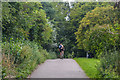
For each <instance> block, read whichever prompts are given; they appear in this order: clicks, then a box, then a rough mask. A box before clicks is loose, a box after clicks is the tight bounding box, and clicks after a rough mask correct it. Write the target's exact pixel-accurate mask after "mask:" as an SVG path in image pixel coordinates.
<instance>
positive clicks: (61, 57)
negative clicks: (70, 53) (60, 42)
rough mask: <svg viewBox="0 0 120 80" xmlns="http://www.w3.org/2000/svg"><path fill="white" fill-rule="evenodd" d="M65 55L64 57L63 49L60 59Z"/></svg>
mask: <svg viewBox="0 0 120 80" xmlns="http://www.w3.org/2000/svg"><path fill="white" fill-rule="evenodd" d="M63 57H64V51H61V52H60V59H63Z"/></svg>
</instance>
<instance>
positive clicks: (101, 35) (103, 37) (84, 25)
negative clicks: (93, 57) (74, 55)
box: [75, 7, 118, 54]
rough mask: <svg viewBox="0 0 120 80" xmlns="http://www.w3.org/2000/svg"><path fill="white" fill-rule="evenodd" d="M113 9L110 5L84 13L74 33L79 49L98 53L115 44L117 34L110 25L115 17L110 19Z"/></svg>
mask: <svg viewBox="0 0 120 80" xmlns="http://www.w3.org/2000/svg"><path fill="white" fill-rule="evenodd" d="M113 11H114V10H113V9H112V7H106V8H105V7H101V8H100V7H97V8H95V9H94V10H92V12H88V13H87V14H86V16H85V17H84V18H83V19H82V20H81V21H80V26H79V28H78V31H77V32H76V33H75V35H76V39H77V43H78V44H77V45H78V47H79V48H80V49H85V50H86V51H90V52H92V53H93V52H97V53H98V54H100V53H101V52H102V51H104V49H110V48H112V47H114V46H117V44H116V42H117V40H118V35H117V31H116V30H115V28H114V26H113V25H112V24H113V23H112V22H114V23H115V21H114V20H116V19H115V18H114V19H111V18H113V17H116V16H115V15H111V14H110V13H111V12H113ZM101 13H103V14H101Z"/></svg>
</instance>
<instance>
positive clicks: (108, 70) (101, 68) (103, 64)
mask: <svg viewBox="0 0 120 80" xmlns="http://www.w3.org/2000/svg"><path fill="white" fill-rule="evenodd" d="M103 54H104V56H103V57H101V59H100V63H99V65H97V66H96V67H97V70H98V72H99V73H98V74H97V75H96V76H97V77H100V78H101V77H104V78H119V75H118V72H119V71H118V68H119V66H118V52H117V51H106V52H104V53H103Z"/></svg>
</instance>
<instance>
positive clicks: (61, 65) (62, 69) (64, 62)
mask: <svg viewBox="0 0 120 80" xmlns="http://www.w3.org/2000/svg"><path fill="white" fill-rule="evenodd" d="M28 78H88V77H87V76H86V74H85V73H84V71H83V70H82V69H81V68H80V66H79V65H78V64H77V62H76V61H75V60H73V59H49V60H46V61H45V62H44V63H43V64H40V65H39V66H38V67H37V68H36V70H35V71H34V72H33V73H32V74H31V75H30V76H29V77H28Z"/></svg>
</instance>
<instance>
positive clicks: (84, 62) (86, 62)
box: [74, 58, 99, 78]
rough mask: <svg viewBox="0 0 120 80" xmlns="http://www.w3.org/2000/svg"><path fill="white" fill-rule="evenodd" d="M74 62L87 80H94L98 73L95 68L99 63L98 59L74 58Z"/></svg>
mask: <svg viewBox="0 0 120 80" xmlns="http://www.w3.org/2000/svg"><path fill="white" fill-rule="evenodd" d="M74 60H75V61H76V62H77V63H78V64H79V65H80V67H81V68H82V69H83V70H84V72H85V73H86V75H87V76H88V77H89V78H96V74H97V73H98V72H97V69H96V67H95V66H96V65H97V63H98V62H99V60H98V59H93V58H74Z"/></svg>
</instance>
